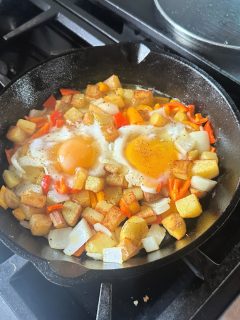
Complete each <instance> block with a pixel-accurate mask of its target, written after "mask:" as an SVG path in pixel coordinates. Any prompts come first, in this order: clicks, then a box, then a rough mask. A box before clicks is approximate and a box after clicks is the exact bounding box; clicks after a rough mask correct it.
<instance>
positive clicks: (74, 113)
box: [64, 107, 83, 123]
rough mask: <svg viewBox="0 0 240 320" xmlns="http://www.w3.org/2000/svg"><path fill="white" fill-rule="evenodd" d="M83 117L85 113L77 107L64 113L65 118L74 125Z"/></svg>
mask: <svg viewBox="0 0 240 320" xmlns="http://www.w3.org/2000/svg"><path fill="white" fill-rule="evenodd" d="M82 117H83V113H82V112H81V111H80V110H78V109H77V108H75V107H72V108H70V109H69V110H68V111H67V112H65V113H64V118H65V119H66V120H67V121H70V122H72V123H75V122H78V121H81V120H82Z"/></svg>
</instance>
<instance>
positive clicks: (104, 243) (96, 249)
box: [85, 232, 117, 253]
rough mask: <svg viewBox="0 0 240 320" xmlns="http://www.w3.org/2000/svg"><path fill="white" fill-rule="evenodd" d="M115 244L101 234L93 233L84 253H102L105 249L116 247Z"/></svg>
mask: <svg viewBox="0 0 240 320" xmlns="http://www.w3.org/2000/svg"><path fill="white" fill-rule="evenodd" d="M116 244H117V242H116V241H115V240H114V239H112V238H111V237H109V236H108V235H106V234H105V233H103V232H97V233H95V234H94V235H93V236H92V237H91V239H90V240H88V242H87V243H86V247H85V248H86V251H87V252H90V253H102V252H103V249H105V248H112V247H114V246H116Z"/></svg>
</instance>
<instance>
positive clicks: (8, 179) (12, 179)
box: [3, 170, 21, 189]
mask: <svg viewBox="0 0 240 320" xmlns="http://www.w3.org/2000/svg"><path fill="white" fill-rule="evenodd" d="M3 180H4V182H5V184H6V185H7V187H8V188H10V189H12V188H14V187H16V186H17V185H18V184H19V183H20V181H21V180H20V178H19V177H18V176H17V175H16V174H15V173H14V172H13V171H10V170H4V171H3Z"/></svg>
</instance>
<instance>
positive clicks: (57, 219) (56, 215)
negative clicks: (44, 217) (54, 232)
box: [49, 211, 67, 229]
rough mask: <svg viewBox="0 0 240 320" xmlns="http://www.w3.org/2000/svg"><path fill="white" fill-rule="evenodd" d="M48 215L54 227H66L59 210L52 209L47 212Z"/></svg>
mask: <svg viewBox="0 0 240 320" xmlns="http://www.w3.org/2000/svg"><path fill="white" fill-rule="evenodd" d="M49 217H50V219H51V221H52V223H53V225H54V227H55V228H56V229H61V228H66V227H67V224H66V221H65V219H64V218H63V215H62V214H61V212H59V211H53V212H51V213H50V214H49Z"/></svg>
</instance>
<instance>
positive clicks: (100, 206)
mask: <svg viewBox="0 0 240 320" xmlns="http://www.w3.org/2000/svg"><path fill="white" fill-rule="evenodd" d="M112 206H113V204H111V203H109V202H107V201H105V200H102V201H99V202H98V203H97V205H96V207H95V210H97V211H98V212H100V213H102V214H103V215H104V216H105V214H106V213H107V212H108V211H109V210H110V209H111V208H112Z"/></svg>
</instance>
